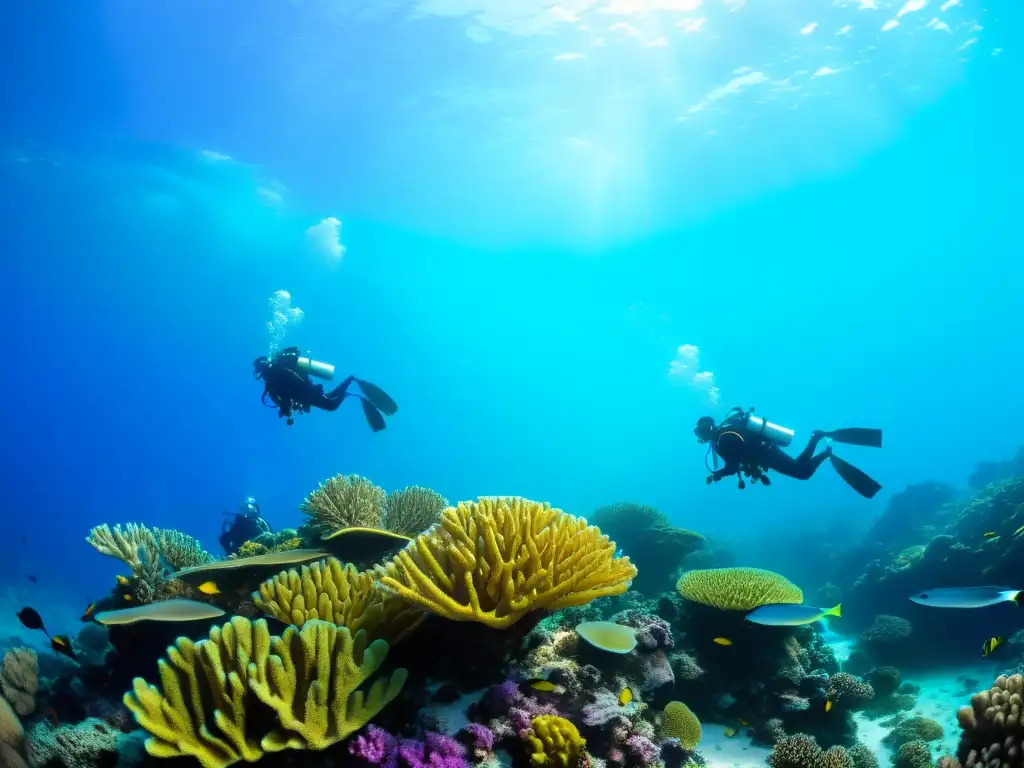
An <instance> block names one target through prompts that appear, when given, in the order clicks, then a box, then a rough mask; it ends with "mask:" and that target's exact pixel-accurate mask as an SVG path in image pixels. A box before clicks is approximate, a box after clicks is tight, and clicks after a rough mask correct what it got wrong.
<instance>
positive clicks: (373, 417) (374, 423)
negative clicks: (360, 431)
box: [359, 397, 385, 432]
mask: <svg viewBox="0 0 1024 768" xmlns="http://www.w3.org/2000/svg"><path fill="white" fill-rule="evenodd" d="M359 402H360V403H362V404H363V415H364V416H366V423H367V424H369V425H370V429H372V430H373V431H374V432H380V431H381V430H382V429H384V427H385V424H384V417H383V416H381V415H380V411H378V410H377V408H376V407H374V405H373V403H371V402H370V401H369V400H367V399H366V398H365V397H360V398H359Z"/></svg>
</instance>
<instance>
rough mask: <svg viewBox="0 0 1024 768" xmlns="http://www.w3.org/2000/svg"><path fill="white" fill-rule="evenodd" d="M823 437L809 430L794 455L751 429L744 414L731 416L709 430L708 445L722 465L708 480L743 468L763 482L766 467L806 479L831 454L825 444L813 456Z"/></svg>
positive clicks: (799, 478)
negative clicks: (803, 445) (822, 449)
mask: <svg viewBox="0 0 1024 768" xmlns="http://www.w3.org/2000/svg"><path fill="white" fill-rule="evenodd" d="M823 437H825V434H824V433H823V432H815V433H813V434H812V435H811V439H810V440H808V441H807V447H806V448H804V449H803V451H801V452H800V455H799V456H797V457H795V458H794V457H793V456H790V455H789V454H788V453H786V452H785V451H784V450H782V449H781V448H780V447H779V446H778V445H776V444H775V443H773V442H772V441H770V440H766V439H764V438H763V437H762V436H761V435H759V434H757V433H756V432H754V431H752V430H751V429H750V428H749V427H748V426H747V420H746V417H745V416H737V417H733V418H732V419H728V420H726V421H724V422H722V423H721V424H719V425H718V426H717V427H715V429H714V432H713V433H712V437H711V445H712V448H713V450H714V451H715V453H717V454H718V456H719V457H720V458H721V459H722V461H723V462H725V466H723V467H722V468H721V469H718V470H715V471H714V472H712V473H711V480H713V481H716V482H717V481H718V480H721V479H722V478H723V477H728V476H729V475H735V474H737V473H739V472H745V473H747V474H749V475H751V476H753V477H757V478H758V479H760V480H762V481H765V482H767V481H766V479H765V478H764V477H763V475H761V472H762V471H763V470H769V469H770V470H774V471H776V472H778V473H779V474H780V475H786V476H787V477H793V478H796V479H797V480H807V479H809V478H810V477H811V476H812V475H813V474H814V473H815V471H816V470H817V469H818V467H820V466H821V463H822V462H823V461H825V459H827V458H828V457H829V456H830V455H831V454H832V449H831V448H826V449H825V450H824V451H822V452H821V453H819V454H818V455H817V456H815V455H814V449H815V448H817V447H818V443H819V442H820V441H821V439H822V438H823Z"/></svg>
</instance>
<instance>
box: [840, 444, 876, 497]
mask: <svg viewBox="0 0 1024 768" xmlns="http://www.w3.org/2000/svg"><path fill="white" fill-rule="evenodd" d="M829 460H830V461H831V462H832V466H833V467H834V468H835V470H836V474H838V475H839V476H840V477H841V478H843V480H844V481H845V482H846V484H847V485H848V486H850V487H851V488H853V490H855V491H856V492H857V493H859V494H860V495H861V496H863V497H864V498H865V499H870V498H872V497H874V495H875V494H876V493H878V492H879V491H880V490H882V486H881V485H879V484H878V483H877V482H875V481H874V480H872V479H871V478H870V477H868V476H867V475H865V474H864V473H863V472H861V471H860V470H859V469H857V468H856V467H855V466H853V464H850V463H849V462H847V461H843V460H842V459H840V458H839V457H838V456H836V455H835V454H832V455H831V456H830V457H829Z"/></svg>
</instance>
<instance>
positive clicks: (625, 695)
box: [619, 685, 633, 707]
mask: <svg viewBox="0 0 1024 768" xmlns="http://www.w3.org/2000/svg"><path fill="white" fill-rule="evenodd" d="M632 700H633V689H632V688H630V687H629V686H628V685H627V686H626V687H625V688H623V689H622V693H620V694H619V706H620V707H624V706H626V705H627V704H629V702H631V701H632Z"/></svg>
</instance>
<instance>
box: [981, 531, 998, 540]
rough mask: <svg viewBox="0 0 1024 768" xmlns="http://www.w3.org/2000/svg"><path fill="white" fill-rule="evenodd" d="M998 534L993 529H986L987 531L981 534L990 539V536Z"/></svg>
mask: <svg viewBox="0 0 1024 768" xmlns="http://www.w3.org/2000/svg"><path fill="white" fill-rule="evenodd" d="M998 535H999V534H998V533H996V532H995V531H988V532H987V533H985V534H983V536H984V537H985V538H986V539H991V538H992V537H993V536H998Z"/></svg>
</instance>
